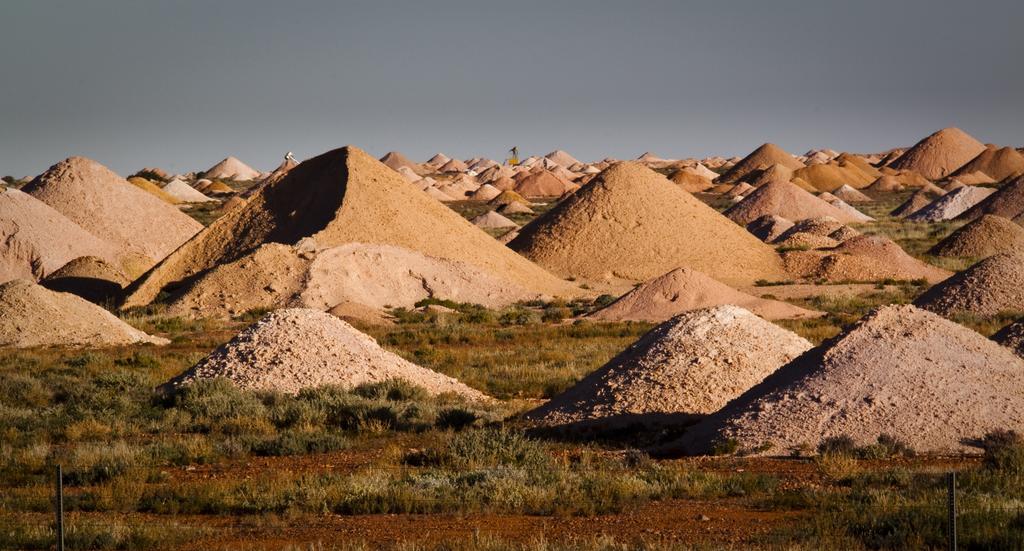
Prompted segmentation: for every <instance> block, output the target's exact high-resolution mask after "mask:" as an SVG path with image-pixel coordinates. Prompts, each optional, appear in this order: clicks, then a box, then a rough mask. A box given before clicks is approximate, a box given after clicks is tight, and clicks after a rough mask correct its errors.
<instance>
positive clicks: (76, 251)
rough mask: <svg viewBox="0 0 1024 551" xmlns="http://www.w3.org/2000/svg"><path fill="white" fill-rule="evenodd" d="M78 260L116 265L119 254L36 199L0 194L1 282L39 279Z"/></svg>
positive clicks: (8, 192)
mask: <svg viewBox="0 0 1024 551" xmlns="http://www.w3.org/2000/svg"><path fill="white" fill-rule="evenodd" d="M80 256H97V257H100V258H103V259H104V260H106V261H107V262H115V263H116V262H118V261H119V259H120V251H119V250H118V249H117V248H116V247H115V246H114V245H112V244H110V243H108V242H106V241H104V240H102V239H100V238H98V237H96V236H94V235H92V234H91V233H89V232H88V231H86V230H85V229H84V228H82V227H81V226H79V225H78V224H76V223H74V222H72V221H71V220H68V219H67V218H66V217H65V216H64V215H63V214H61V213H59V212H57V211H56V210H54V209H53V208H51V207H50V206H49V205H47V204H46V203H43V202H42V201H40V200H38V199H36V198H35V197H32V196H31V195H28V194H27V193H23V192H21V191H19V190H16V189H6V190H0V282H4V281H10V280H12V279H33V280H38V279H42V278H43V277H46V276H47V275H49V274H51V273H53V272H54V271H56V270H57V269H58V268H60V267H61V266H63V265H65V264H67V263H68V262H70V261H72V260H74V259H75V258H78V257H80Z"/></svg>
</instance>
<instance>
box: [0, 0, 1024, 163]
mask: <svg viewBox="0 0 1024 551" xmlns="http://www.w3.org/2000/svg"><path fill="white" fill-rule="evenodd" d="M0 21H2V22H3V25H0V78H2V81H0V174H11V175H15V176H26V175H34V174H37V173H39V172H42V171H44V170H45V169H46V168H47V167H49V166H50V165H52V164H54V163H56V162H58V161H60V160H62V159H64V158H66V157H69V156H72V155H84V156H86V157H90V158H93V159H95V160H97V161H99V162H101V163H103V164H105V165H107V166H109V167H111V168H112V169H114V170H115V171H117V172H119V173H121V174H125V175H126V174H129V173H131V172H134V171H135V170H137V169H139V168H142V167H143V166H158V167H161V168H164V169H166V170H169V171H172V172H186V171H190V170H203V169H206V168H209V167H210V166H212V165H213V164H214V163H216V162H217V161H219V160H220V159H222V158H224V157H225V156H227V155H235V156H237V157H239V158H240V159H242V160H243V161H245V162H247V163H249V164H251V165H253V166H254V167H255V168H257V169H261V170H267V169H271V168H273V167H274V166H276V165H277V164H278V163H279V162H280V160H281V158H282V157H283V155H284V153H285V152H287V151H293V152H295V155H296V156H297V157H299V158H300V159H301V158H307V157H311V156H314V155H316V154H319V153H322V152H325V151H328V150H330V149H333V148H336V147H340V146H342V145H347V144H352V145H356V146H359V147H361V148H363V149H365V150H367V151H369V152H370V153H371V154H374V155H375V156H381V155H383V154H384V153H386V152H387V151H389V150H398V151H401V152H403V153H405V154H406V155H408V156H409V157H411V158H413V159H417V160H426V159H427V158H429V157H430V156H432V155H433V154H434V153H435V152H438V151H441V152H444V153H446V154H447V155H449V156H454V157H461V158H469V157H475V156H486V157H490V158H495V159H501V158H502V157H503V156H504V154H505V152H506V151H507V150H508V148H509V147H511V146H513V145H516V146H519V149H520V151H521V152H522V153H523V154H525V155H530V154H541V155H542V154H545V153H547V152H549V151H551V150H553V149H556V148H561V149H565V150H567V151H568V152H569V153H571V154H573V155H575V156H576V157H578V158H580V159H583V160H599V159H602V158H604V157H608V156H612V157H617V158H634V157H636V156H638V155H640V154H641V153H643V152H645V151H652V152H654V153H655V154H657V155H659V156H662V157H668V158H684V157H703V156H708V155H724V156H732V155H744V154H746V153H748V152H749V151H751V150H752V149H754V148H755V147H756V146H758V145H760V144H761V143H763V142H766V141H771V142H774V143H777V144H779V145H781V146H782V147H784V148H786V149H787V150H789V151H790V152H793V153H803V152H804V151H806V150H808V149H810V148H824V147H829V148H832V149H837V150H845V151H854V152H872V151H881V150H885V149H888V148H891V147H896V146H903V145H911V144H913V143H914V142H916V141H917V140H919V139H920V138H922V137H924V136H926V135H927V134H929V133H931V132H934V131H935V130H938V129H940V128H942V127H945V126H959V127H960V128H963V129H964V130H966V131H967V132H969V133H971V134H972V135H974V136H975V137H977V138H978V139H979V140H981V141H983V142H991V143H998V144H1002V145H1015V146H1022V145H1024V101H1022V99H1024V70H1022V63H1024V61H1022V60H1024V33H1022V32H1021V31H1020V26H1021V24H1024V2H1021V1H1020V0H998V1H997V0H980V1H971V2H966V1H962V0H960V1H950V0H887V1H876V0H866V1H860V2H837V1H821V0H816V1H795V0H772V1H764V0H758V1H739V0H737V1H727V0H718V1H708V2H686V1H657V0H652V1H643V0H637V1H630V2H626V1H623V2H602V1H600V0H591V1H558V0H547V1H532V0H517V1H515V2H510V1H504V2H490V1H484V0H478V1H468V0H467V1H452V0H432V1H430V2H424V1H418V2H417V1H410V2H398V1H386V0H377V1H367V2H360V1H346V2H338V1H301V0H298V1H287V2H286V1H283V0H278V1H275V2H270V1H265V0H245V1H241V0H216V1H214V0H194V1H193V0H179V1H170V0H167V1H155V0H154V1H144V0H89V1H88V2H86V1H81V0H64V1H53V0H4V1H3V2H2V3H0Z"/></svg>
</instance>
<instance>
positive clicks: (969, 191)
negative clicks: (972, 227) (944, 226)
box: [905, 186, 996, 222]
mask: <svg viewBox="0 0 1024 551" xmlns="http://www.w3.org/2000/svg"><path fill="white" fill-rule="evenodd" d="M995 191H996V190H994V189H992V188H986V187H974V186H964V187H962V188H959V189H955V190H953V191H950V192H949V193H946V194H945V195H943V196H942V197H939V198H938V199H936V200H934V201H932V202H931V203H929V204H928V205H926V206H924V207H922V208H920V209H918V210H917V212H915V213H913V214H911V215H909V216H906V217H905V218H906V219H907V220H910V221H912V222H938V221H940V220H952V219H954V218H957V217H958V216H960V215H961V214H964V213H965V212H967V211H968V210H970V209H971V207H973V206H975V205H977V204H979V203H981V202H982V201H984V200H985V198H986V197H988V196H989V195H992V194H993V193H995Z"/></svg>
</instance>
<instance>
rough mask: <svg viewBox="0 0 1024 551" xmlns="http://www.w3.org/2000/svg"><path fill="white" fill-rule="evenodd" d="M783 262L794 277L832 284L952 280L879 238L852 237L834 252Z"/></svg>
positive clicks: (789, 255) (787, 256)
mask: <svg viewBox="0 0 1024 551" xmlns="http://www.w3.org/2000/svg"><path fill="white" fill-rule="evenodd" d="M782 259H783V262H785V264H786V270H787V271H788V272H789V273H790V275H792V276H793V277H796V278H800V279H805V280H813V281H828V282H832V283H838V282H849V281H857V282H865V281H881V280H886V279H896V280H904V281H909V280H915V279H922V278H923V279H925V280H927V281H929V282H932V283H934V282H937V281H942V280H943V279H946V278H947V277H949V276H950V272H947V271H946V270H942V269H939V268H936V267H934V266H931V265H930V264H926V263H924V262H921V261H920V260H918V259H916V258H914V257H912V256H910V255H909V254H907V253H906V252H905V251H904V250H903V249H901V248H900V246H899V245H897V244H896V243H893V242H892V241H891V240H889V239H887V238H885V237H881V236H877V235H860V236H857V237H852V238H850V239H847V240H846V241H844V242H842V243H840V244H839V245H838V246H836V247H835V248H833V249H818V250H809V251H789V252H785V253H783V254H782Z"/></svg>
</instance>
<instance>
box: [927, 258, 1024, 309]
mask: <svg viewBox="0 0 1024 551" xmlns="http://www.w3.org/2000/svg"><path fill="white" fill-rule="evenodd" d="M914 304H916V305H917V306H920V307H921V308H924V309H926V310H931V311H932V312H937V313H939V314H942V315H943V316H947V317H948V316H953V315H958V314H969V315H974V316H979V317H986V316H993V315H996V314H998V313H1000V312H1024V252H1020V251H1016V252H1010V253H1000V254H996V255H992V256H990V257H988V258H986V259H985V260H982V261H981V262H978V263H977V264H975V265H973V266H971V267H970V268H967V269H966V270H964V271H962V272H960V273H958V274H956V275H954V276H953V277H951V278H949V279H947V280H946V281H943V282H942V283H939V284H938V285H935V286H934V287H932V288H931V289H928V290H927V291H925V293H924V294H923V295H921V296H920V297H918V298H917V300H915V301H914Z"/></svg>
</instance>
